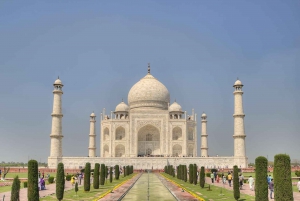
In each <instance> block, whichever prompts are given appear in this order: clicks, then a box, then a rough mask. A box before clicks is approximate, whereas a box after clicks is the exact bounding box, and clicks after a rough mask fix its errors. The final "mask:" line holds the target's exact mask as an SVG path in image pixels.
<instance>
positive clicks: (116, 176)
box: [115, 165, 120, 180]
mask: <svg viewBox="0 0 300 201" xmlns="http://www.w3.org/2000/svg"><path fill="white" fill-rule="evenodd" d="M119 176H120V170H119V165H115V178H116V180H119Z"/></svg>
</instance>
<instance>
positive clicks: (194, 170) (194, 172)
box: [193, 164, 198, 185]
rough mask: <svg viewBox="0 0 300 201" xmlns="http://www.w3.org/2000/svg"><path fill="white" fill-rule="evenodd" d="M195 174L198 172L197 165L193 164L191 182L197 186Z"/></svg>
mask: <svg viewBox="0 0 300 201" xmlns="http://www.w3.org/2000/svg"><path fill="white" fill-rule="evenodd" d="M197 173H198V171H197V165H196V164H194V168H193V182H194V184H195V185H197Z"/></svg>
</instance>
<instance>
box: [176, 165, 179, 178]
mask: <svg viewBox="0 0 300 201" xmlns="http://www.w3.org/2000/svg"><path fill="white" fill-rule="evenodd" d="M176 174H177V175H176V176H177V179H179V166H177V167H176Z"/></svg>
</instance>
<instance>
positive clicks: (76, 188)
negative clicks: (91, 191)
mask: <svg viewBox="0 0 300 201" xmlns="http://www.w3.org/2000/svg"><path fill="white" fill-rule="evenodd" d="M77 191H78V183H77V182H76V183H75V193H76V196H77Z"/></svg>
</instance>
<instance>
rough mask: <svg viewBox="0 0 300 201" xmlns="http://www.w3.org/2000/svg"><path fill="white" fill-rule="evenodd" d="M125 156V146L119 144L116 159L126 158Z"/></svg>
mask: <svg viewBox="0 0 300 201" xmlns="http://www.w3.org/2000/svg"><path fill="white" fill-rule="evenodd" d="M124 156H125V146H124V145H122V144H119V145H117V146H116V148H115V157H124Z"/></svg>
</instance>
